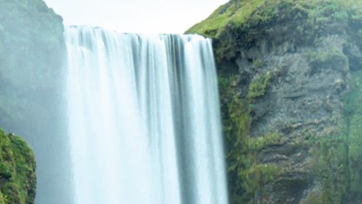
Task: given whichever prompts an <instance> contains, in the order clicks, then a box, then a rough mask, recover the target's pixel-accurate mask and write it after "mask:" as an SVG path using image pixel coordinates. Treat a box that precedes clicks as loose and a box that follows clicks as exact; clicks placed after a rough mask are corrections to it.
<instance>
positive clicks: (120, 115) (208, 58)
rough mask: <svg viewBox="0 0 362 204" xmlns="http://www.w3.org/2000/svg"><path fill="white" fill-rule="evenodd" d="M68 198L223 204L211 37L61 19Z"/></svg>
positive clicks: (90, 202) (99, 202) (85, 203)
mask: <svg viewBox="0 0 362 204" xmlns="http://www.w3.org/2000/svg"><path fill="white" fill-rule="evenodd" d="M65 40H66V44H67V52H68V53H67V54H68V77H67V107H68V121H69V122H68V129H69V131H68V133H69V138H70V144H71V150H72V152H71V157H72V158H71V159H72V171H73V181H74V191H75V192H74V197H75V198H74V203H75V204H227V203H228V199H227V187H226V178H225V177H226V173H225V164H224V153H223V142H222V132H221V124H220V113H219V104H218V101H219V99H218V91H217V82H216V71H215V65H214V60H213V53H212V47H211V40H209V39H205V38H203V37H201V36H198V35H149V36H146V35H135V34H119V33H116V32H113V31H107V30H103V29H101V28H92V27H68V28H66V31H65Z"/></svg>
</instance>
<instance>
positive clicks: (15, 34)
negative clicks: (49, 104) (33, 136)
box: [0, 0, 64, 129]
mask: <svg viewBox="0 0 362 204" xmlns="http://www.w3.org/2000/svg"><path fill="white" fill-rule="evenodd" d="M63 43H64V41H63V24H62V19H61V17H60V16H58V15H56V14H55V13H54V12H53V10H51V9H49V8H48V7H47V6H46V4H45V3H44V2H43V1H42V0H17V1H11V0H0V85H1V88H0V114H1V116H2V117H1V119H0V124H1V125H2V127H4V128H6V129H11V127H13V126H16V124H19V123H18V122H22V123H24V122H26V121H27V114H33V113H34V112H37V113H38V114H42V112H41V111H39V110H36V108H39V109H41V107H42V106H39V105H37V104H36V103H32V101H35V99H36V98H37V96H38V95H40V94H42V93H44V92H46V91H47V90H49V89H51V88H54V87H55V86H56V85H57V82H56V79H57V78H60V77H59V76H60V74H61V63H62V60H63V58H62V55H63V53H64V52H63V49H64V45H63ZM39 104H42V103H41V101H39ZM42 105H43V104H42ZM26 106H32V107H33V108H32V109H28V108H26ZM18 110H22V111H18ZM33 110H35V111H34V112H32V113H30V112H31V111H33Z"/></svg>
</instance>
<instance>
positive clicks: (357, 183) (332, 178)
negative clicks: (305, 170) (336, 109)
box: [305, 70, 362, 204]
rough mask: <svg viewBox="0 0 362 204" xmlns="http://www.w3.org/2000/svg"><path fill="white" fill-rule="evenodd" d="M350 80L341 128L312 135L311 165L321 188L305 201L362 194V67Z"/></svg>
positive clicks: (347, 199) (350, 200)
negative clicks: (317, 135) (331, 132)
mask: <svg viewBox="0 0 362 204" xmlns="http://www.w3.org/2000/svg"><path fill="white" fill-rule="evenodd" d="M350 84H351V87H350V92H349V93H348V94H347V95H345V96H344V104H343V105H344V119H345V121H344V123H343V124H342V126H341V127H338V129H339V131H338V132H337V133H336V134H332V135H330V134H326V135H323V136H321V137H312V138H313V139H312V140H311V150H310V153H311V162H310V165H311V167H312V168H311V169H312V174H313V177H315V178H316V180H317V181H318V182H319V183H320V184H321V188H320V189H319V190H318V191H316V192H314V193H312V194H310V196H308V197H307V199H306V201H305V203H306V204H315V203H331V204H340V203H353V201H354V199H355V198H356V197H358V195H361V194H362V175H361V169H362V132H361V129H362V70H359V71H354V72H352V77H351V83H350ZM317 201H318V202H317Z"/></svg>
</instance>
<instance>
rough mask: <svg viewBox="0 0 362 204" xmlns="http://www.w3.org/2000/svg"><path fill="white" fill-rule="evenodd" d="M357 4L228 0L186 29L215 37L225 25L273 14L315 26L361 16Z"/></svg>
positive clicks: (264, 20) (253, 22)
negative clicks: (202, 19) (303, 19)
mask: <svg viewBox="0 0 362 204" xmlns="http://www.w3.org/2000/svg"><path fill="white" fill-rule="evenodd" d="M361 8H362V3H361V1H359V0H346V1H340V0H243V1H238V0H231V1H230V2H229V3H226V4H224V5H222V6H221V7H219V8H218V9H217V10H216V11H214V12H213V13H212V14H211V15H210V16H209V17H208V18H207V19H205V20H204V21H202V22H200V23H198V24H196V25H194V26H193V27H191V28H190V29H189V30H187V31H186V33H199V34H202V35H205V36H207V37H216V38H217V37H218V36H219V35H220V34H222V33H223V32H224V31H225V30H226V29H228V28H237V27H244V28H252V27H255V26H257V25H259V24H263V25H264V26H265V25H267V24H268V23H270V22H272V21H273V20H275V19H276V18H279V19H285V18H290V20H296V19H301V18H305V17H306V18H305V19H306V20H307V23H308V24H309V25H313V26H312V27H315V28H316V29H319V28H320V27H319V25H321V24H325V23H333V22H346V21H348V19H349V18H351V19H353V20H356V19H361V11H362V9H361ZM300 29H301V30H303V29H304V28H302V27H300Z"/></svg>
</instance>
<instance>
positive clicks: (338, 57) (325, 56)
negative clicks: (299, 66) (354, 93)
mask: <svg viewBox="0 0 362 204" xmlns="http://www.w3.org/2000/svg"><path fill="white" fill-rule="evenodd" d="M309 55H310V56H309V60H310V63H311V64H312V67H313V68H314V69H321V68H328V67H330V66H331V65H333V67H335V68H336V69H338V70H340V71H344V72H346V71H348V70H349V61H348V57H347V56H346V55H345V54H344V53H343V52H342V50H340V49H338V48H336V47H331V48H329V49H327V50H318V51H315V52H310V53H309Z"/></svg>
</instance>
